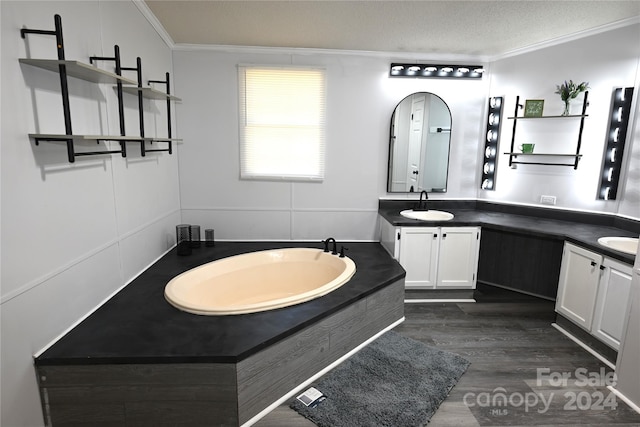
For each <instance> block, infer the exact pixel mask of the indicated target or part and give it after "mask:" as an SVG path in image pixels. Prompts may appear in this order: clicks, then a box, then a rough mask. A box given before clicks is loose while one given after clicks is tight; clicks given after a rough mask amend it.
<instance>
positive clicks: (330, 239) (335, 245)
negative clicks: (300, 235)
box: [322, 237, 338, 255]
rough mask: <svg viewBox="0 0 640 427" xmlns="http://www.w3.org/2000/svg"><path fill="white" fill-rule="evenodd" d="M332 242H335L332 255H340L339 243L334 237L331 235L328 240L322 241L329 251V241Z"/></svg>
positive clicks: (326, 250)
mask: <svg viewBox="0 0 640 427" xmlns="http://www.w3.org/2000/svg"><path fill="white" fill-rule="evenodd" d="M331 242H333V250H332V251H331V255H338V243H337V242H336V239H334V238H333V237H329V238H328V239H327V240H323V241H322V243H324V251H325V252H329V243H331Z"/></svg>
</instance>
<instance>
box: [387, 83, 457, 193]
mask: <svg viewBox="0 0 640 427" xmlns="http://www.w3.org/2000/svg"><path fill="white" fill-rule="evenodd" d="M450 136H451V111H450V110H449V107H448V106H447V104H446V103H445V102H444V101H443V100H442V98H440V97H439V96H437V95H434V94H432V93H429V92H417V93H414V94H411V95H409V96H407V97H406V98H404V99H403V100H402V101H400V103H399V104H398V105H397V106H396V108H395V110H394V111H393V114H392V116H391V135H390V140H389V141H390V142H389V170H388V181H387V191H388V192H389V193H407V192H417V193H419V192H421V191H423V190H426V191H428V192H442V193H443V192H445V191H447V174H448V170H449V146H450Z"/></svg>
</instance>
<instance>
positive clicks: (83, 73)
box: [18, 58, 138, 85]
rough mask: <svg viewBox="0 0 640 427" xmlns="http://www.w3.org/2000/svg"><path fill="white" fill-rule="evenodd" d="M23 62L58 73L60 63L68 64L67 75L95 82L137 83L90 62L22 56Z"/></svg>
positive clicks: (21, 60) (21, 61)
mask: <svg viewBox="0 0 640 427" xmlns="http://www.w3.org/2000/svg"><path fill="white" fill-rule="evenodd" d="M18 61H20V63H21V64H26V65H31V66H33V67H37V68H42V69H44V70H48V71H53V72H55V73H58V72H59V71H60V65H61V64H63V65H65V66H66V69H67V75H68V76H71V77H76V78H78V79H82V80H86V81H88V82H93V83H117V82H118V80H119V81H121V82H122V83H124V84H128V85H137V84H138V83H137V82H136V81H134V80H131V79H128V78H126V77H122V76H119V75H117V74H115V73H111V72H109V71H105V70H101V69H100V68H96V67H94V66H92V65H89V64H84V63H82V62H78V61H61V60H58V59H31V58H20V59H19V60H18Z"/></svg>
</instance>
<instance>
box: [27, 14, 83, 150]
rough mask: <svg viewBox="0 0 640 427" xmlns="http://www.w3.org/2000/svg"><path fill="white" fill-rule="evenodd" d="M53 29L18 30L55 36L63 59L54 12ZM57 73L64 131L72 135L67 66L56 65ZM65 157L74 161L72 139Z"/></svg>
mask: <svg viewBox="0 0 640 427" xmlns="http://www.w3.org/2000/svg"><path fill="white" fill-rule="evenodd" d="M53 21H54V27H55V30H33V29H29V28H22V29H21V30H20V36H21V37H22V38H23V39H24V38H26V35H27V34H43V35H49V36H56V50H57V53H58V60H59V61H64V60H65V57H64V37H63V36H62V18H61V17H60V15H58V14H56V15H54V16H53ZM58 74H59V75H60V91H61V93H62V111H63V114H64V131H65V134H66V135H73V129H72V126H71V107H70V106H69V84H68V81H67V66H66V65H64V64H60V65H58ZM66 143H67V157H68V158H69V162H70V163H73V162H74V161H75V150H74V148H73V139H67V140H66Z"/></svg>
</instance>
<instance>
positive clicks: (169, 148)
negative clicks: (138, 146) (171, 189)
mask: <svg viewBox="0 0 640 427" xmlns="http://www.w3.org/2000/svg"><path fill="white" fill-rule="evenodd" d="M148 83H149V84H152V83H160V84H164V85H165V86H166V90H165V93H166V94H167V138H169V141H167V142H168V144H169V146H168V148H167V149H164V150H149V151H168V152H169V154H172V146H171V141H170V140H171V99H170V97H169V95H171V84H170V80H169V73H165V79H164V80H149V82H148Z"/></svg>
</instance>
